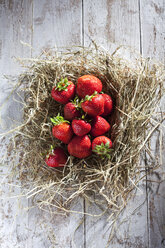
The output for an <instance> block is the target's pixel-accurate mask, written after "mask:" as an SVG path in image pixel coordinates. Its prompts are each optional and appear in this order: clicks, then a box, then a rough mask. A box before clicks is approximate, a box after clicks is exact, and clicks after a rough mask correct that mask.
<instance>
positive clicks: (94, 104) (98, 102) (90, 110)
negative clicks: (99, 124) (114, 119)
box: [81, 91, 104, 116]
mask: <svg viewBox="0 0 165 248" xmlns="http://www.w3.org/2000/svg"><path fill="white" fill-rule="evenodd" d="M81 107H82V109H83V110H84V112H86V113H87V114H88V115H90V116H97V115H101V114H102V113H103V112H104V98H103V97H102V95H99V94H97V92H96V91H95V92H94V94H93V95H91V96H89V95H87V96H86V97H85V99H84V100H83V102H82V103H81Z"/></svg>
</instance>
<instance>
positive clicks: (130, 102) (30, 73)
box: [5, 47, 163, 214]
mask: <svg viewBox="0 0 165 248" xmlns="http://www.w3.org/2000/svg"><path fill="white" fill-rule="evenodd" d="M27 62H28V65H27V70H26V72H25V73H23V74H22V75H20V77H19V82H18V84H19V87H18V89H17V93H18V94H19V95H21V99H23V100H22V104H23V116H24V118H23V123H22V124H21V125H20V126H18V127H16V128H15V129H14V130H10V131H9V133H12V132H13V131H14V133H13V136H12V138H11V141H10V144H9V147H8V149H9V150H10V153H9V152H8V154H7V156H10V160H11V159H12V160H13V161H14V163H15V165H14V167H13V168H14V170H15V171H16V172H17V176H18V175H19V179H21V181H22V184H24V186H25V195H26V196H27V197H33V202H34V203H35V204H37V205H38V206H39V207H40V208H42V209H44V210H48V211H52V212H54V213H57V212H61V213H65V212H69V211H71V210H70V208H69V206H70V203H71V202H73V201H74V200H76V199H78V197H85V198H86V199H88V200H89V201H91V202H95V203H97V204H100V205H102V206H103V205H106V206H107V208H108V209H111V211H112V212H113V213H118V212H120V211H121V209H123V208H124V207H125V205H126V203H127V201H128V199H129V197H130V195H131V194H130V192H131V191H132V190H133V189H134V188H135V187H137V186H138V183H139V181H140V180H141V179H142V178H144V177H145V175H144V174H143V175H142V174H141V172H142V171H143V172H145V170H146V168H145V166H144V165H142V163H141V159H140V155H141V154H144V151H145V152H147V153H148V154H150V147H149V142H148V141H149V139H150V137H151V135H152V133H153V131H154V130H155V129H156V128H157V127H158V126H159V125H160V123H161V121H162V119H161V115H160V114H157V113H156V109H157V106H158V104H159V101H160V99H161V97H162V93H163V70H162V68H161V67H160V65H159V66H156V65H151V64H150V63H149V62H148V61H147V60H144V59H142V58H141V57H140V56H139V57H138V58H137V59H136V61H135V62H134V63H132V64H131V63H129V62H128V61H126V60H124V59H122V58H121V57H120V56H119V55H118V51H117V50H116V51H115V52H114V53H113V54H109V53H108V52H107V51H104V50H102V49H100V48H98V47H89V48H82V47H77V48H72V49H66V50H65V51H62V52H60V51H58V52H57V51H52V52H51V54H50V53H49V54H48V53H43V54H42V55H41V56H40V57H39V58H37V59H29V60H28V61H26V64H27ZM21 63H23V65H25V61H23V60H22V61H21ZM84 74H93V75H95V76H97V77H98V78H99V79H100V80H101V81H102V83H103V91H104V92H105V93H108V94H110V95H111V96H112V98H113V100H114V103H115V109H114V111H113V113H112V114H111V131H110V133H109V134H108V136H109V137H110V138H111V139H112V141H113V144H114V146H113V149H114V150H113V152H112V154H111V158H110V159H106V160H101V159H100V158H99V157H97V156H96V155H94V154H93V155H92V156H90V157H88V158H86V159H81V160H80V159H76V158H73V157H69V158H68V165H67V166H66V167H64V168H63V169H62V168H60V169H55V168H48V167H47V166H46V164H45V162H44V156H43V154H45V152H46V151H47V150H48V149H49V148H50V145H52V144H53V145H55V146H61V147H63V148H64V149H65V150H66V151H67V147H66V146H65V145H63V144H62V143H61V142H60V141H58V140H57V139H55V138H54V137H53V136H52V133H51V129H52V124H51V122H50V118H51V117H53V116H56V115H57V113H63V106H62V105H60V104H59V103H57V102H55V101H54V99H52V97H51V90H52V87H53V86H54V85H55V84H56V82H58V80H59V79H60V78H61V77H68V78H69V79H70V80H72V81H73V82H74V83H75V84H76V79H77V78H78V77H80V76H81V75H84ZM5 135H6V134H5ZM11 151H12V152H11ZM16 158H17V163H16V162H15V161H16ZM87 214H88V213H87Z"/></svg>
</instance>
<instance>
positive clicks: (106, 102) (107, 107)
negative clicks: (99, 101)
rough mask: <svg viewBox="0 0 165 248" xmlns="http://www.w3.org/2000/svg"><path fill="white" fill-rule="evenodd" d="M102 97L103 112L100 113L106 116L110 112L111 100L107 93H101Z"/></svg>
mask: <svg viewBox="0 0 165 248" xmlns="http://www.w3.org/2000/svg"><path fill="white" fill-rule="evenodd" d="M102 96H103V98H104V112H103V113H102V116H107V115H109V114H110V113H111V111H112V108H113V102H112V98H111V97H110V96H109V95H107V94H102Z"/></svg>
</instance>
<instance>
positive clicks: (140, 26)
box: [138, 0, 149, 248]
mask: <svg viewBox="0 0 165 248" xmlns="http://www.w3.org/2000/svg"><path fill="white" fill-rule="evenodd" d="M138 6H139V34H140V54H141V55H143V49H142V20H141V0H138ZM144 163H145V166H146V165H147V154H146V152H145V154H144ZM145 172H146V187H145V189H146V204H147V235H148V237H147V245H148V248H149V205H148V184H147V180H148V174H147V173H148V172H147V169H146V168H145Z"/></svg>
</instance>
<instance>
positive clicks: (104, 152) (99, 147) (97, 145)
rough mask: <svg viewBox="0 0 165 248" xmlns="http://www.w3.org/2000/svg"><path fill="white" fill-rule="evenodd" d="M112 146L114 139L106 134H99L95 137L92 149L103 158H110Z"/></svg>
mask: <svg viewBox="0 0 165 248" xmlns="http://www.w3.org/2000/svg"><path fill="white" fill-rule="evenodd" d="M111 148H112V141H111V140H110V139H109V138H107V137H106V136H99V137H97V138H95V139H94V140H93V142H92V151H93V152H95V153H96V154H98V155H101V157H102V158H104V157H108V158H110V154H109V153H110V152H111Z"/></svg>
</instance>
